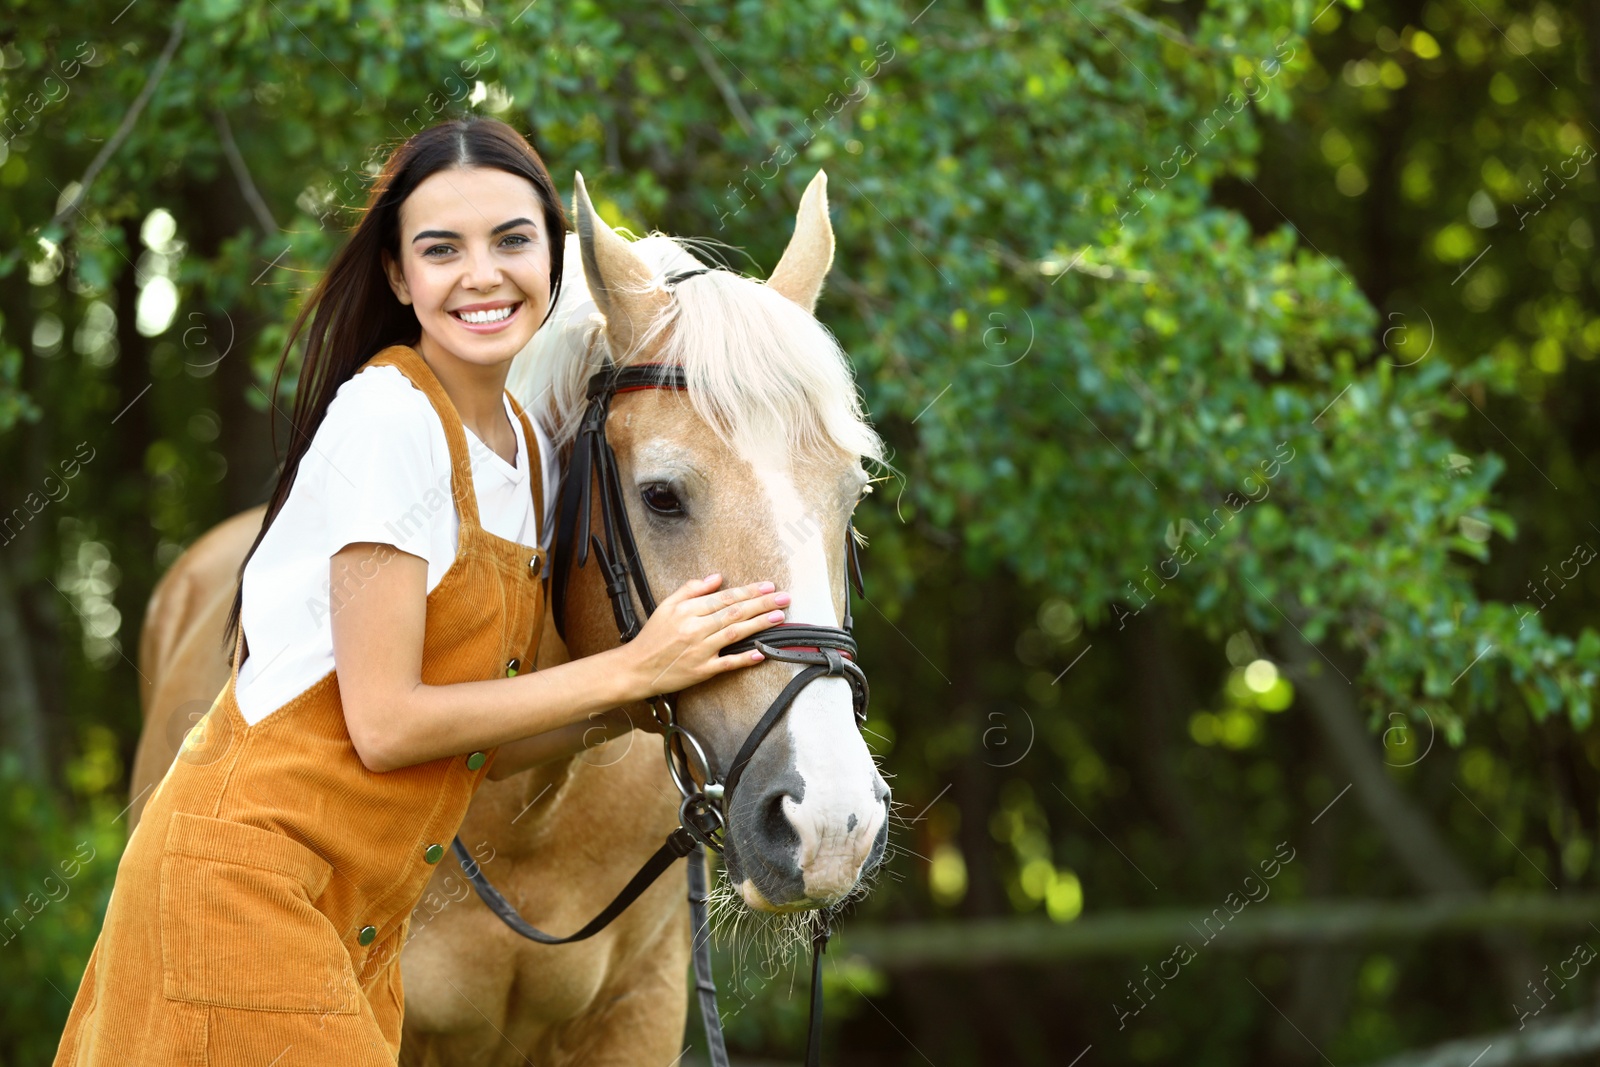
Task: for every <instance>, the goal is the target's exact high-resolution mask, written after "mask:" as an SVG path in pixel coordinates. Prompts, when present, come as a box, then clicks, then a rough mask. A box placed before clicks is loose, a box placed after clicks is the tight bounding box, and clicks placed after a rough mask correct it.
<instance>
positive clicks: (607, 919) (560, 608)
mask: <svg viewBox="0 0 1600 1067" xmlns="http://www.w3.org/2000/svg"><path fill="white" fill-rule="evenodd" d="M703 273H705V270H704V269H701V270H694V271H688V272H685V273H682V274H678V275H674V276H672V277H670V278H668V279H667V280H666V284H667V286H668V287H669V288H670V287H671V286H673V285H675V284H677V283H678V282H681V281H684V280H685V279H687V278H691V277H694V276H695V275H697V274H703ZM687 388H688V382H687V379H686V378H685V376H684V372H683V368H682V367H678V366H671V365H667V364H660V363H644V364H634V365H631V366H622V367H619V366H617V365H616V364H615V363H613V362H612V361H611V360H610V359H609V358H607V359H606V360H605V361H604V363H603V365H602V369H601V370H600V371H599V372H598V373H596V374H594V375H592V376H591V377H590V378H589V382H588V387H587V389H586V391H585V396H586V398H587V400H588V408H587V409H586V410H585V412H584V415H583V421H582V422H581V423H580V425H579V428H578V437H577V441H576V442H575V444H574V447H573V452H572V461H571V465H570V469H569V471H568V474H567V479H566V481H565V482H564V483H563V484H562V487H561V497H560V501H559V503H558V511H557V516H556V543H555V552H554V558H553V565H552V568H551V578H550V584H551V590H552V597H553V600H554V604H553V611H554V613H555V623H556V629H557V632H558V633H560V634H561V636H562V638H563V639H565V637H566V628H565V626H566V606H567V595H568V594H567V585H568V582H569V581H570V579H571V577H572V572H573V568H574V562H575V563H576V566H577V567H583V566H585V565H587V563H588V560H589V551H590V549H591V547H592V548H593V550H594V554H595V557H596V558H597V560H598V562H599V565H600V569H601V572H602V575H603V577H604V580H605V586H606V595H607V596H608V597H609V598H610V600H611V611H612V614H613V616H614V617H615V619H616V624H617V633H618V636H619V637H620V638H621V640H622V642H623V643H624V644H626V643H627V642H629V641H631V640H633V639H634V638H635V637H637V636H638V635H639V632H640V631H641V630H642V629H643V628H644V624H643V622H642V621H641V620H640V616H639V614H638V613H637V612H635V611H634V605H633V597H634V596H635V595H637V596H638V598H639V604H640V606H641V607H642V608H643V610H644V618H646V619H648V618H649V617H650V616H651V615H653V614H654V613H655V610H656V600H655V597H654V596H653V595H652V593H651V591H650V580H649V578H648V577H647V576H646V575H645V572H644V564H643V562H642V560H641V559H640V557H639V546H638V543H637V542H636V541H635V540H634V536H633V524H632V523H631V522H630V521H629V519H628V508H627V501H626V494H625V490H624V489H623V486H622V477H621V474H620V472H619V471H618V469H617V457H616V454H615V453H614V452H613V451H612V449H611V445H610V443H609V442H608V441H607V440H606V421H607V419H608V418H609V416H610V413H611V401H612V400H613V399H615V397H616V395H617V394H618V393H625V392H632V391H634V390H638V389H687ZM596 487H598V492H599V494H600V521H601V530H600V532H599V533H596V532H594V531H592V530H591V528H590V512H591V510H592V502H591V499H590V496H591V492H593V491H594V490H595V488H596ZM844 558H845V573H846V579H847V583H846V584H847V588H846V590H845V609H844V626H843V627H836V626H819V625H816V624H813V623H779V624H778V625H776V626H769V627H767V628H766V629H764V630H761V631H760V632H758V633H755V634H752V635H751V636H749V637H747V638H745V639H744V640H742V641H737V642H735V643H733V644H731V645H729V646H727V647H726V648H724V649H722V652H721V654H722V655H724V656H732V655H738V654H741V653H745V652H750V651H753V650H754V651H759V652H760V653H761V654H762V655H763V656H765V657H766V658H767V659H768V660H777V661H779V662H783V663H794V664H798V665H800V668H801V669H800V670H799V671H798V672H797V673H796V674H795V675H794V677H792V678H791V679H789V682H788V684H786V685H785V686H784V687H783V689H782V691H780V692H779V693H778V695H777V697H776V698H775V699H774V700H773V701H772V703H771V704H770V705H768V707H767V710H766V713H765V714H763V715H762V716H761V719H760V720H759V721H758V722H757V723H756V725H755V727H754V728H752V729H751V731H750V733H749V734H748V735H747V736H746V737H745V740H744V744H742V745H740V746H739V751H738V754H737V755H735V756H734V758H733V762H732V763H731V764H729V765H728V767H727V770H726V773H725V774H724V775H723V776H722V777H720V778H719V777H718V776H717V774H716V770H715V768H713V766H712V764H711V761H710V760H709V759H708V758H707V756H706V750H705V747H704V746H703V745H702V744H701V743H700V741H699V740H698V739H697V738H696V737H695V736H694V734H693V733H691V732H690V731H689V730H688V729H687V728H685V727H684V726H683V724H682V723H680V722H679V721H678V711H677V696H678V694H676V693H658V694H656V695H654V696H652V697H650V698H649V699H648V703H649V704H650V706H651V709H652V713H653V714H654V716H655V718H656V721H657V722H658V723H659V724H660V725H661V728H662V731H663V744H664V747H665V749H666V758H667V770H668V772H669V774H670V775H671V777H672V781H673V784H674V785H676V786H677V788H678V792H679V794H680V796H681V797H682V800H681V802H680V804H679V806H678V827H677V828H676V829H674V830H673V831H672V833H671V834H670V835H668V837H667V840H666V842H665V843H664V844H663V845H662V846H661V848H659V849H657V850H656V852H655V854H654V855H653V856H651V857H650V859H649V860H647V861H646V862H645V864H644V866H643V867H641V868H640V869H639V872H638V873H637V874H635V875H634V876H633V878H632V880H630V881H629V882H628V884H627V886H626V887H625V888H624V889H623V890H622V892H621V893H619V894H617V896H616V898H615V899H613V900H612V901H611V903H610V904H608V905H607V906H606V908H605V909H604V910H603V911H602V912H601V913H600V914H599V915H597V916H595V918H594V919H593V920H591V921H590V922H589V923H588V924H587V925H586V926H584V927H583V929H581V930H579V931H578V932H577V933H574V934H571V935H569V936H567V937H557V936H555V935H552V934H548V933H545V932H544V931H542V930H539V929H538V928H536V927H534V926H533V925H531V924H530V923H528V921H527V920H526V919H524V918H523V917H522V915H521V914H520V913H519V912H518V911H517V910H516V908H515V906H514V905H512V904H511V902H510V901H508V900H506V898H505V897H504V896H503V895H501V893H500V892H499V890H497V889H495V887H494V886H493V885H491V884H490V883H489V881H488V879H487V878H485V877H484V875H483V872H482V871H481V870H480V869H479V868H478V865H477V864H476V863H474V862H473V861H472V859H471V858H470V856H469V855H468V854H467V850H466V847H465V846H464V845H462V843H461V839H460V838H459V837H457V838H456V840H455V844H454V849H455V853H456V858H457V859H458V860H459V861H460V863H461V868H462V871H463V873H465V874H466V876H467V878H468V879H469V880H470V881H471V882H472V884H473V888H474V889H476V890H477V893H478V896H479V897H480V898H481V899H482V900H483V902H484V903H485V904H487V905H488V906H489V908H490V910H492V911H493V912H495V913H496V914H497V915H499V916H500V918H501V919H502V920H504V922H505V923H506V925H508V926H510V927H511V928H512V929H513V930H515V931H516V932H517V933H518V934H521V935H522V936H523V937H526V938H528V939H529V940H532V941H536V942H539V943H540V944H547V945H559V944H566V943H569V942H572V941H581V940H584V939H585V938H588V937H592V936H594V935H595V934H597V933H599V932H600V931H601V930H602V929H604V928H605V927H606V926H607V925H609V924H610V923H611V921H612V920H613V919H615V918H616V917H617V916H618V915H620V914H622V912H623V911H624V910H625V909H626V908H627V907H628V905H629V904H631V903H632V902H633V901H634V900H636V899H637V898H638V897H639V895H640V894H642V893H643V892H644V891H645V890H646V889H648V888H649V887H650V885H651V884H652V883H653V882H654V881H655V880H656V878H658V877H659V876H660V875H661V873H662V872H663V871H665V870H666V869H667V868H668V867H669V866H671V865H672V863H673V862H674V861H676V860H677V859H679V858H682V857H684V856H688V857H689V905H690V915H691V925H692V926H693V940H692V946H691V947H692V955H693V958H694V966H695V977H696V983H695V986H696V990H697V993H698V995H699V999H700V1011H701V1016H702V1018H703V1020H704V1022H705V1030H706V1040H707V1044H708V1045H709V1046H710V1048H709V1052H710V1059H711V1063H712V1065H713V1067H727V1062H728V1060H727V1050H726V1048H725V1046H724V1043H723V1038H722V1022H721V1018H720V1016H719V1014H718V1011H717V999H716V986H715V984H714V983H713V981H712V976H711V945H710V924H709V922H708V920H707V916H706V884H705V879H706V875H705V867H704V864H703V861H702V854H701V853H700V846H702V845H703V846H705V847H706V848H709V849H711V850H712V851H714V852H722V851H723V850H724V848H725V847H726V841H725V834H726V832H727V827H728V824H729V819H730V816H731V814H732V810H733V809H732V803H733V794H734V790H735V789H736V788H737V787H738V785H739V782H740V779H741V778H742V777H743V775H744V771H745V768H746V767H747V766H749V763H750V761H751V760H752V759H753V758H755V754H756V750H757V749H758V748H759V747H760V746H761V742H762V741H764V740H765V739H766V738H767V735H768V734H770V733H771V732H772V730H773V728H774V727H776V726H777V724H778V722H779V720H781V719H782V718H783V716H784V714H785V713H786V712H787V711H788V710H789V707H790V706H791V705H792V704H793V703H794V701H795V698H796V697H798V696H799V695H800V692H801V690H803V689H804V688H805V687H806V686H808V685H810V684H811V683H812V682H814V681H817V680H818V679H820V678H843V679H844V680H845V681H846V682H848V683H849V685H850V690H851V698H852V703H853V704H854V707H855V718H856V725H857V726H858V727H859V726H863V725H865V723H866V717H867V701H868V698H869V695H870V692H869V689H868V687H867V676H866V673H865V672H864V671H862V669H861V668H860V666H858V665H857V663H856V641H855V636H854V634H853V633H852V621H853V620H852V619H851V615H850V591H849V588H848V585H851V584H853V585H854V586H855V589H856V592H857V593H858V594H859V595H862V596H865V595H866V594H865V592H864V590H863V587H862V581H861V558H860V555H859V553H858V552H857V548H856V542H855V528H854V526H853V525H847V526H846V529H845V555H844ZM830 934H831V925H830V915H829V913H828V910H827V909H817V910H816V911H814V912H813V923H812V936H811V950H812V953H811V1013H810V1023H809V1028H808V1029H809V1033H808V1037H807V1042H806V1064H807V1067H816V1065H817V1064H818V1063H819V1062H820V1056H821V1032H822V953H823V951H824V950H825V949H826V947H827V943H828V938H829V936H830Z"/></svg>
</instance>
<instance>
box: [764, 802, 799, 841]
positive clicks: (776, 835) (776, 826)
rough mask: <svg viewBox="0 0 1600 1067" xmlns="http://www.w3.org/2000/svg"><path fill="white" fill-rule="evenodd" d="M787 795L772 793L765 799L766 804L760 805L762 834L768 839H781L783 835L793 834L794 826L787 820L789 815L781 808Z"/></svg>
mask: <svg viewBox="0 0 1600 1067" xmlns="http://www.w3.org/2000/svg"><path fill="white" fill-rule="evenodd" d="M788 796H789V794H788V793H774V794H773V795H772V796H771V797H769V798H768V799H767V802H766V804H764V805H763V806H762V809H761V830H762V836H763V837H765V838H766V839H767V840H768V841H782V840H784V838H785V837H788V836H791V835H793V834H794V827H793V826H792V825H791V824H790V822H789V815H788V813H787V812H785V811H784V810H783V802H784V800H786V799H787V798H788Z"/></svg>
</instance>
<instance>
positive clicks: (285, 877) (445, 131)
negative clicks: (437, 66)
mask: <svg viewBox="0 0 1600 1067" xmlns="http://www.w3.org/2000/svg"><path fill="white" fill-rule="evenodd" d="M564 230H565V217H564V215H563V212H562V210H561V203H560V200H559V198H558V197H557V195H556V192H555V188H554V185H553V183H552V182H551V180H550V176H549V174H548V173H547V172H546V170H545V167H544V165H543V163H542V162H541V161H540V159H539V157H538V155H537V154H536V153H535V152H534V151H533V149H532V148H531V147H530V146H529V145H528V144H527V142H526V141H524V140H523V139H522V138H521V137H520V136H519V135H518V134H517V133H516V132H515V131H513V130H512V129H511V128H510V127H508V126H506V125H504V124H503V123H499V122H494V121H489V120H474V119H468V120H463V121H457V122H448V123H444V124H442V125H440V126H436V127H433V128H432V129H429V130H425V131H423V132H422V133H419V134H417V135H416V136H414V137H412V138H411V139H410V140H408V141H406V142H405V143H404V144H403V145H401V146H400V148H399V149H397V150H396V151H395V152H394V154H393V155H392V156H391V157H390V158H389V160H388V162H387V164H386V165H385V167H384V169H383V171H382V173H381V174H380V176H379V178H378V180H377V182H376V184H375V187H374V188H373V190H372V193H371V196H370V198H369V200H368V205H367V209H366V211H365V213H364V216H363V218H362V220H361V222H360V224H359V225H358V226H357V227H356V229H355V230H354V232H353V233H352V234H351V236H350V238H349V240H348V242H347V243H346V244H345V246H344V247H343V248H342V249H341V250H340V251H339V253H338V254H337V255H336V256H335V258H334V261H333V263H332V265H331V266H330V268H329V269H328V272H327V274H326V275H325V277H324V278H323V279H322V281H321V283H320V285H319V286H318V288H317V290H316V291H315V292H314V293H313V295H312V297H311V299H310V301H309V303H308V304H307V306H306V308H305V309H304V310H303V311H302V312H301V314H300V316H299V318H298V319H297V320H296V322H295V324H294V327H293V328H292V329H291V331H290V333H289V340H288V343H287V344H286V345H285V348H284V353H283V360H281V361H280V363H279V374H280V375H281V374H282V372H283V369H284V361H286V360H287V358H288V354H289V350H290V348H291V347H292V346H293V345H294V343H295V342H296V340H297V339H299V338H300V337H301V335H302V333H303V334H304V342H305V343H304V355H303V359H302V361H301V367H300V371H299V380H298V384H297V387H296V395H295V403H294V415H293V420H292V422H293V426H294V431H295V436H294V439H293V441H292V442H291V443H290V446H289V449H288V454H287V458H286V460H285V463H284V467H283V472H282V474H281V475H280V477H279V479H278V483H277V486H276V488H275V489H274V490H273V493H272V497H271V500H270V503H269V505H268V509H267V516H266V521H265V523H264V525H263V528H262V531H261V534H260V535H259V536H258V537H257V539H256V543H255V545H254V546H253V547H252V549H251V552H250V555H249V556H248V557H247V558H246V563H245V566H244V568H243V572H242V578H241V584H240V590H239V593H238V595H237V596H236V598H235V603H234V612H233V616H232V618H231V619H230V635H231V636H232V637H233V639H234V655H233V675H232V677H231V678H230V680H229V682H228V684H227V686H226V687H225V688H224V689H223V691H222V693H221V695H220V696H219V697H218V698H217V701H216V703H215V704H214V705H213V706H212V708H211V711H210V712H209V713H208V714H207V716H206V718H205V719H204V720H202V722H201V723H200V728H199V729H196V730H194V731H193V732H192V733H191V735H190V737H189V738H188V739H187V740H186V742H185V744H184V748H183V750H182V751H181V752H180V753H179V755H178V758H177V759H176V760H175V761H174V763H173V765H172V768H171V769H170V770H169V771H168V772H167V775H166V777H165V778H163V779H162V781H161V783H160V785H159V786H158V787H157V788H156V789H155V791H154V792H153V793H152V795H151V798H150V800H149V803H148V806H147V807H146V809H145V812H144V816H143V818H142V820H141V821H140V823H139V826H138V828H137V829H136V830H135V832H134V834H133V835H132V837H131V838H130V839H129V842H128V848H127V850H126V852H125V853H124V854H123V857H122V860H121V862H120V864H119V866H118V869H117V880H116V884H115V888H114V891H113V895H112V898H111V903H110V905H109V907H108V909H107V913H106V919H105V925H104V927H103V929H102V931H101V934H100V938H99V940H98V941H97V943H96V945H95V949H94V952H93V954H92V955H91V956H90V959H89V965H88V969H87V971H86V972H85V974H84V979H83V982H82V985H81V986H80V987H79V990H78V995H77V999H76V1000H75V1001H74V1003H73V1006H72V1011H71V1014H70V1015H69V1017H68V1020H67V1027H66V1031H65V1033H64V1035H63V1037H62V1041H61V1045H60V1048H59V1050H58V1052H57V1055H56V1061H55V1062H56V1063H57V1064H58V1065H66V1064H84V1065H89V1064H117V1065H119V1067H126V1065H130V1064H172V1063H194V1064H241V1065H242V1064H252V1065H257V1067H265V1065H267V1064H272V1065H273V1067H290V1065H292V1064H307V1065H315V1067H324V1065H327V1064H334V1063H337V1064H341V1065H347V1064H393V1063H394V1062H395V1059H396V1056H397V1055H398V1050H399V1046H400V1024H401V1016H402V1011H403V993H402V990H401V982H400V967H399V955H400V953H399V949H400V946H402V945H403V944H404V943H405V937H406V926H407V918H408V916H409V915H410V913H411V910H412V909H413V907H415V905H416V903H417V900H418V899H419V897H420V896H421V894H422V892H423V888H424V886H425V885H426V883H427V881H428V878H429V876H430V874H431V873H432V872H433V865H434V864H436V863H438V862H439V861H440V859H442V858H443V856H444V854H445V852H446V846H447V845H448V843H449V841H450V840H451V838H452V837H453V836H454V835H455V833H456V830H457V828H458V827H459V826H460V824H461V820H462V818H463V816H464V814H465V812H466V809H467V804H468V802H469V801H470V800H471V798H472V795H473V793H474V792H475V791H476V789H477V787H478V785H479V784H480V783H481V782H482V781H483V778H484V777H485V776H486V775H487V774H488V772H489V770H490V768H491V766H496V765H497V764H498V766H496V769H497V771H499V772H500V773H501V774H503V773H510V772H514V771H515V770H517V769H520V768H521V767H523V766H526V765H528V764H529V763H531V762H532V761H534V760H536V759H541V758H550V757H551V756H552V755H556V754H559V753H561V752H563V751H565V752H571V751H576V750H577V748H579V747H581V745H582V743H583V741H582V740H581V738H582V736H583V734H584V733H585V732H589V733H591V734H592V733H593V731H592V730H589V729H588V728H587V727H585V726H584V724H586V723H587V722H588V721H589V720H590V719H591V717H593V716H597V715H603V716H604V718H605V720H606V721H607V723H608V724H609V725H610V726H612V727H615V728H617V729H626V728H627V727H628V726H629V725H630V724H629V723H628V722H627V720H626V718H625V716H621V715H619V713H617V712H615V711H612V710H611V709H616V708H619V707H621V706H623V705H627V704H629V703H632V702H635V701H638V700H641V699H643V698H644V697H647V696H649V695H651V694H654V693H660V692H672V691H675V690H678V689H682V688H684V687H686V686H689V685H693V684H695V683H696V682H700V681H704V680H706V679H707V678H710V677H712V676H714V675H716V674H718V673H720V672H724V671H730V670H736V669H738V668H740V667H744V666H749V665H751V664H753V663H756V662H759V661H760V658H761V657H760V654H759V653H751V654H749V655H748V656H727V657H723V656H720V655H719V654H718V653H719V650H720V649H721V648H723V647H724V646H726V645H728V644H729V643H731V642H733V641H737V640H740V639H741V638H743V637H745V636H747V635H749V634H751V633H754V632H756V631H758V630H760V629H762V628H764V627H766V626H769V625H771V624H772V623H774V622H776V621H780V620H781V619H782V617H783V612H782V611H781V608H782V607H783V605H785V604H787V603H788V602H789V597H788V596H787V595H786V594H785V593H782V592H778V591H776V590H774V589H773V587H772V585H771V583H760V584H758V585H753V586H748V587H744V588H740V589H733V590H725V591H720V592H718V591H717V589H718V586H719V584H720V581H721V579H720V577H719V576H717V575H714V574H713V575H710V576H708V577H707V578H705V579H702V580H698V581H692V582H689V583H686V584H685V585H684V586H683V587H682V588H680V589H678V590H677V591H675V592H674V593H673V594H672V595H671V596H669V597H667V598H666V599H665V600H663V601H662V602H661V604H660V606H659V607H658V609H657V610H656V612H655V614H654V615H652V616H651V617H650V620H649V622H648V624H647V625H646V626H645V627H644V630H643V632H642V633H640V634H639V636H638V637H637V638H636V639H634V640H633V641H632V642H630V643H628V644H626V645H624V646H622V647H620V648H617V649H614V650H611V651H609V652H604V653H601V654H599V655H596V656H592V657H589V658H587V659H583V660H577V661H574V662H571V663H567V664H563V665H561V666H558V667H553V668H551V669H549V670H544V671H538V672H534V671H532V670H531V669H529V668H531V665H532V664H533V662H534V656H535V653H536V652H537V642H538V639H539V634H540V632H541V629H542V623H543V613H544V589H543V585H542V583H541V581H540V575H541V572H542V571H543V570H544V564H545V560H546V558H547V556H548V549H549V543H550V533H549V530H550V526H551V510H550V508H549V507H548V506H547V504H546V501H548V500H549V499H553V497H554V495H555V493H554V482H555V481H556V476H557V471H558V468H556V467H554V466H552V465H551V464H552V462H553V458H554V457H552V456H551V455H550V445H549V441H548V439H547V438H545V437H544V435H543V434H542V432H540V431H539V429H538V428H537V427H536V426H534V425H533V424H531V423H530V421H529V420H528V418H527V417H526V415H524V414H523V412H522V410H521V409H520V408H519V407H518V406H517V404H516V403H515V401H513V400H512V399H511V397H510V395H509V394H508V393H506V392H505V390H504V384H505V380H506V374H507V372H508V370H509V369H510V365H511V360H512V357H513V356H515V355H516V354H517V353H518V352H519V351H521V350H522V348H523V347H524V346H525V345H526V344H527V343H528V341H529V340H530V339H531V338H532V337H533V335H534V333H535V331H537V330H538V329H539V327H540V325H542V323H543V321H544V319H545V317H546V315H547V313H548V310H549V308H550V307H551V305H552V303H553V302H554V296H555V294H556V293H557V292H558V291H559V287H560V284H561V274H562V247H563V234H564ZM308 320H309V328H306V326H307V322H308ZM547 483H549V484H548V485H547ZM608 712H609V714H606V713H608ZM590 740H591V741H592V740H593V737H591V738H590ZM500 746H505V747H504V748H503V749H502V748H501V747H500ZM497 776H499V774H497Z"/></svg>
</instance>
